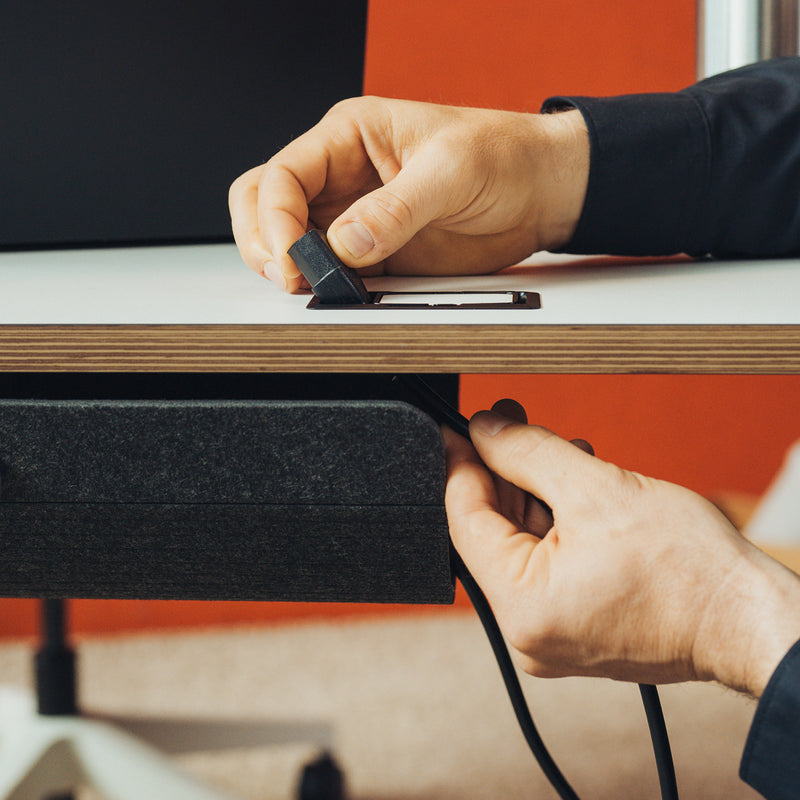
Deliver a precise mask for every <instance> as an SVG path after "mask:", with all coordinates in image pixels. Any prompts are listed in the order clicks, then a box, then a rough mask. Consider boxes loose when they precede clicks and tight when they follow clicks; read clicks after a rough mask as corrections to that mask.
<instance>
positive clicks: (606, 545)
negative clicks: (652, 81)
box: [445, 401, 800, 696]
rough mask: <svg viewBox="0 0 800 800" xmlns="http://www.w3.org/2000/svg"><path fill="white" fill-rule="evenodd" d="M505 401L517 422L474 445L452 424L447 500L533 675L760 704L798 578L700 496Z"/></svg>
mask: <svg viewBox="0 0 800 800" xmlns="http://www.w3.org/2000/svg"><path fill="white" fill-rule="evenodd" d="M504 403H505V404H504V405H503V406H497V407H496V408H498V410H502V412H503V413H504V414H506V415H509V416H513V417H515V418H516V421H515V420H512V419H510V418H509V416H501V415H499V414H496V413H492V414H489V413H485V412H484V413H481V414H479V415H477V416H476V417H474V418H473V420H472V422H471V424H470V435H471V438H472V441H473V443H474V446H473V444H470V443H469V442H467V441H465V440H464V439H462V438H461V437H460V436H457V435H456V434H454V433H453V432H451V431H449V430H445V443H446V448H447V461H448V484H447V492H446V498H445V502H446V505H447V515H448V519H449V522H450V531H451V535H452V538H453V542H454V544H455V547H456V549H457V550H458V552H459V553H460V555H461V557H462V558H463V559H464V562H465V563H466V565H467V567H468V568H469V570H470V572H471V573H472V574H473V576H474V577H475V579H476V580H477V582H478V584H479V585H480V586H481V588H482V589H483V591H484V593H485V594H486V596H487V598H488V600H489V602H490V604H491V605H492V608H493V610H494V613H495V616H496V617H497V620H498V623H499V624H500V627H501V629H502V630H503V631H504V633H505V635H506V637H507V638H508V640H509V643H510V645H511V647H512V650H513V651H514V653H515V655H516V657H517V661H518V663H519V664H520V666H521V667H522V668H523V669H525V670H526V671H528V672H530V673H532V674H534V675H539V676H543V677H555V676H562V675H593V676H603V677H610V678H614V679H618V680H628V681H635V682H639V683H669V682H674V681H683V680H691V679H702V680H718V681H720V682H722V683H724V684H726V685H727V686H730V687H732V688H735V689H738V690H741V691H745V692H749V693H750V694H753V695H755V696H760V695H761V693H762V692H763V690H764V687H765V685H766V683H767V681H768V680H769V678H770V676H771V674H772V672H773V671H774V669H775V667H776V666H777V664H778V662H779V661H780V660H781V658H782V657H783V656H784V654H785V653H786V652H787V651H788V650H789V648H790V647H791V646H792V645H793V644H794V643H795V641H797V640H798V639H799V638H800V579H798V577H797V575H795V574H794V573H792V572H790V571H789V570H787V569H785V568H784V567H783V566H781V565H780V564H778V563H777V562H776V561H773V560H772V559H770V558H769V557H768V556H766V555H765V554H764V553H762V552H761V551H760V550H758V549H756V548H755V547H753V546H752V545H751V544H749V543H748V542H747V541H746V540H745V539H744V538H743V537H741V536H740V535H739V533H738V532H737V531H736V529H735V528H734V527H733V526H732V525H731V524H730V523H729V522H728V520H727V519H726V518H725V517H724V516H723V515H722V514H721V513H720V512H719V511H718V510H717V509H716V507H714V506H713V505H712V504H711V503H709V502H708V501H706V500H704V499H703V498H702V497H700V496H699V495H696V494H694V493H693V492H690V491H689V490H687V489H683V488H681V487H679V486H675V485H674V484H669V483H665V482H663V481H658V480H654V479H652V478H646V477H643V476H641V475H637V474H635V473H631V472H627V471H625V470H622V469H619V468H618V467H616V466H614V465H612V464H608V463H606V462H604V461H601V460H600V459H598V458H594V457H593V456H591V455H588V454H587V453H586V452H583V451H582V450H581V449H580V448H579V447H576V446H575V445H573V444H571V443H569V442H566V441H564V440H563V439H560V438H559V437H558V436H556V435H555V434H552V433H550V432H549V431H546V430H544V429H542V428H537V427H533V426H528V425H525V424H524V422H520V421H518V420H519V417H520V414H519V413H515V412H514V409H513V407H511V406H509V405H508V401H504ZM517 487H519V488H517ZM531 495H532V496H533V497H539V498H541V499H542V501H544V502H545V503H547V504H548V505H549V506H550V508H551V509H552V514H553V515H552V517H551V516H550V515H549V514H548V513H546V512H545V510H544V509H543V507H542V506H541V504H539V503H537V502H536V501H535V500H533V498H532V497H531Z"/></svg>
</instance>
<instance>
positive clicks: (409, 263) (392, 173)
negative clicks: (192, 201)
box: [229, 97, 589, 291]
mask: <svg viewBox="0 0 800 800" xmlns="http://www.w3.org/2000/svg"><path fill="white" fill-rule="evenodd" d="M588 174H589V140H588V134H587V132H586V125H585V123H584V121H583V117H582V116H581V114H580V112H578V111H574V110H573V111H567V112H565V113H561V114H547V115H539V114H520V113H513V112H507V111H489V110H482V109H469V108H454V107H447V106H436V105H430V104H425V103H415V102H409V101H400V100H384V99H381V98H375V97H365V98H356V99H352V100H347V101H344V102H342V103H339V104H337V105H336V106H334V107H333V108H332V109H331V110H330V111H329V112H328V113H327V114H326V116H325V117H324V118H323V119H322V120H321V121H320V122H319V123H318V124H317V125H316V126H315V127H314V128H312V129H311V130H310V131H308V132H307V133H305V134H304V135H302V136H300V137H299V138H297V139H296V140H295V141H293V142H292V143H291V144H289V145H288V146H287V147H286V148H284V149H283V150H282V151H281V152H279V153H278V154H277V155H275V156H274V157H273V158H271V159H270V160H269V161H268V162H267V163H266V164H264V165H262V166H258V167H255V168H253V169H251V170H250V171H248V172H246V173H245V174H244V175H242V176H241V177H239V178H238V179H237V180H236V181H235V182H234V184H233V185H232V186H231V190H230V197H229V204H230V212H231V220H232V225H233V233H234V237H235V239H236V243H237V245H238V247H239V250H240V252H241V254H242V257H243V259H244V261H245V263H246V264H247V265H248V266H249V267H250V268H251V269H253V270H255V271H256V272H258V273H259V274H263V275H265V276H266V277H268V278H270V279H271V280H273V281H275V282H276V283H277V284H278V285H280V286H282V287H283V288H285V289H287V290H288V291H295V290H297V289H299V288H301V287H302V286H304V285H306V284H305V283H304V278H303V276H302V275H301V274H300V271H299V270H298V269H297V267H296V266H295V264H294V262H293V261H292V260H291V258H289V256H288V255H287V250H288V249H289V247H290V246H291V245H292V244H293V242H295V241H296V240H297V239H299V238H300V237H301V236H302V235H303V234H304V233H305V232H306V230H308V229H309V228H311V227H317V228H321V229H323V230H327V232H328V239H329V241H330V244H331V246H332V247H333V249H334V250H335V251H336V253H337V255H338V256H339V257H340V258H341V259H342V261H344V262H345V263H346V264H348V265H349V266H352V267H357V268H365V269H366V272H365V274H377V273H380V272H385V273H392V274H432V275H433V274H439V275H443V274H470V273H485V272H492V271H495V270H498V269H501V268H503V267H505V266H508V265H510V264H514V263H516V262H518V261H520V260H521V259H523V258H525V257H527V256H528V255H530V254H531V253H533V252H535V251H537V250H542V249H555V248H557V247H559V246H560V245H562V244H564V243H565V242H567V241H568V240H569V238H570V236H571V235H572V233H573V231H574V229H575V226H576V225H577V222H578V218H579V216H580V213H581V209H582V207H583V200H584V196H585V193H586V185H587V181H588Z"/></svg>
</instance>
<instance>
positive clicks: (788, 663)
mask: <svg viewBox="0 0 800 800" xmlns="http://www.w3.org/2000/svg"><path fill="white" fill-rule="evenodd" d="M739 775H740V776H741V778H742V780H744V781H747V783H749V784H750V785H751V786H752V787H753V788H754V789H755V790H756V791H758V792H760V793H761V794H762V795H764V797H766V798H767V800H797V798H798V797H800V642H797V644H795V645H794V647H792V649H791V650H789V652H788V653H787V654H786V655H785V656H784V658H783V660H782V661H781V663H780V664H779V665H778V668H777V669H776V670H775V673H774V674H773V676H772V677H771V678H770V681H769V683H768V684H767V688H766V689H765V690H764V694H763V695H762V697H761V700H760V701H759V703H758V708H757V709H756V715H755V717H754V719H753V724H752V725H751V726H750V733H749V735H748V737H747V743H746V744H745V748H744V755H743V756H742V763H741V767H740V769H739Z"/></svg>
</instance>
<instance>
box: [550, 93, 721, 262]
mask: <svg viewBox="0 0 800 800" xmlns="http://www.w3.org/2000/svg"><path fill="white" fill-rule="evenodd" d="M569 106H572V107H575V108H577V109H578V110H579V111H580V112H581V114H582V115H583V118H584V120H585V121H586V125H587V127H588V131H589V141H590V147H591V158H590V166H589V183H588V187H587V194H586V200H585V202H584V207H583V212H582V214H581V217H580V220H579V222H578V226H577V228H576V230H575V234H574V235H573V237H572V239H571V240H570V241H569V242H568V243H567V244H566V245H565V246H564V247H563V248H562V249H563V251H564V252H568V253H613V254H615V255H667V254H672V253H680V252H698V251H696V250H694V249H693V248H692V241H693V240H694V238H695V237H694V233H693V228H694V226H696V224H697V220H698V217H699V214H698V211H699V208H698V207H699V204H700V202H701V198H702V197H703V195H704V193H705V192H706V191H707V184H708V180H709V163H710V155H709V142H708V139H709V137H708V133H707V130H706V123H705V119H704V116H703V113H702V111H701V110H700V108H699V107H698V105H697V103H696V102H695V100H694V99H693V98H692V97H690V96H688V95H686V94H680V93H674V94H673V93H669V94H667V93H661V94H639V95H623V96H620V97H606V98H589V97H569V98H567V97H551V98H550V99H548V100H547V101H545V103H544V106H543V107H542V111H543V112H550V111H553V110H557V109H563V108H564V107H569Z"/></svg>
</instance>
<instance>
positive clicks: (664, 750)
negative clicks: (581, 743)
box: [395, 374, 678, 800]
mask: <svg viewBox="0 0 800 800" xmlns="http://www.w3.org/2000/svg"><path fill="white" fill-rule="evenodd" d="M395 377H396V379H397V380H398V381H399V382H401V383H402V384H403V385H404V386H406V388H408V389H409V390H410V391H411V393H412V394H413V395H415V396H416V397H417V398H419V399H420V401H421V402H422V405H423V407H424V408H425V410H426V411H428V412H429V413H430V414H431V416H432V417H433V418H434V419H435V420H436V422H438V423H439V424H446V425H449V426H450V427H451V428H452V429H453V430H454V431H455V432H456V433H458V434H460V435H461V436H463V437H464V438H466V439H469V438H470V436H469V422H468V421H467V419H466V418H465V417H464V416H462V415H461V414H459V413H458V411H456V410H455V409H454V408H453V407H452V406H451V405H450V404H449V403H448V402H447V401H446V400H444V398H442V397H441V396H440V395H439V394H437V393H436V392H435V391H434V390H433V389H432V388H431V387H430V386H428V384H427V383H425V381H424V380H422V378H421V377H420V376H419V375H408V374H403V375H397V376H395ZM451 549H452V548H451ZM452 554H453V567H454V571H455V574H456V577H457V578H458V579H459V580H460V581H461V584H462V585H463V587H464V589H465V590H466V592H467V596H468V597H469V599H470V602H471V603H472V605H473V607H474V608H475V611H476V612H477V614H478V618H479V619H480V621H481V624H482V625H483V628H484V630H485V631H486V635H487V637H488V639H489V644H490V645H491V647H492V650H493V651H494V655H495V658H496V659H497V664H498V666H499V667H500V673H501V675H502V677H503V682H504V683H505V686H506V691H507V692H508V696H509V699H510V700H511V705H512V707H513V709H514V714H515V715H516V717H517V722H518V723H519V726H520V728H521V730H522V735H523V736H524V737H525V741H526V742H527V743H528V747H529V748H530V749H531V752H532V753H533V755H534V757H535V758H536V760H537V762H538V763H539V766H540V767H541V769H542V771H543V772H544V774H545V776H546V777H547V779H548V780H549V781H550V783H551V784H552V786H553V788H554V789H555V790H556V792H558V795H559V797H561V798H562V800H579V798H578V795H577V794H575V791H574V789H573V788H572V787H571V786H570V784H569V783H568V782H567V780H566V778H565V777H564V775H563V774H562V772H561V770H560V769H559V768H558V765H557V764H556V763H555V761H554V760H553V758H552V756H551V755H550V753H549V751H548V750H547V747H546V746H545V744H544V742H543V741H542V738H541V736H539V732H538V731H537V729H536V725H535V724H534V722H533V717H532V716H531V712H530V709H529V708H528V704H527V701H526V700H525V696H524V694H523V693H522V687H521V686H520V682H519V678H518V676H517V672H516V670H515V669H514V664H513V662H512V660H511V656H510V655H509V652H508V648H507V647H506V643H505V640H504V639H503V635H502V633H501V632H500V628H499V626H498V624H497V620H496V619H495V618H494V614H493V612H492V610H491V607H490V606H489V602H488V601H487V600H486V597H485V595H484V594H483V591H482V590H481V588H480V586H478V583H477V582H476V580H475V578H473V577H472V574H471V573H470V571H469V570H468V569H467V566H466V564H465V563H464V561H463V560H462V559H461V556H459V555H458V553H457V552H456V551H455V550H454V549H452ZM639 692H640V694H641V696H642V704H643V705H644V710H645V715H646V717H647V724H648V727H649V729H650V738H651V740H652V742H653V752H654V754H655V759H656V768H657V770H658V780H659V784H660V787H661V798H662V800H678V787H677V783H676V780H675V767H674V764H673V761H672V751H671V749H670V746H669V737H668V735H667V728H666V725H665V723H664V714H663V712H662V710H661V702H660V700H659V698H658V690H657V689H656V687H655V686H650V685H648V684H639Z"/></svg>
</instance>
